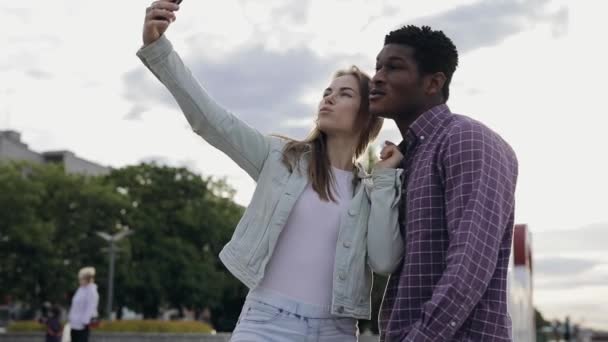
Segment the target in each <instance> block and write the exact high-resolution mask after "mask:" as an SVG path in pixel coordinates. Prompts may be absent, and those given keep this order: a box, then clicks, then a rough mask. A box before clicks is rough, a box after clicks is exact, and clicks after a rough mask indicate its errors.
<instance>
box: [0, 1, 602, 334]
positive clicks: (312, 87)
mask: <svg viewBox="0 0 608 342" xmlns="http://www.w3.org/2000/svg"><path fill="white" fill-rule="evenodd" d="M102 4H103V6H101V5H102ZM149 4H150V2H148V1H140V0H129V1H122V2H120V3H118V2H117V3H116V4H114V3H100V2H99V1H90V0H80V1H66V0H54V1H48V0H20V1H8V0H0V32H1V33H0V46H1V47H2V49H1V50H2V53H1V54H0V129H13V130H17V131H20V132H21V133H22V138H23V140H24V141H25V142H26V143H27V144H29V146H30V147H31V148H32V149H34V150H36V151H48V150H71V151H73V152H75V153H76V154H77V155H78V156H80V157H83V158H85V159H89V160H92V161H95V162H98V163H100V164H103V165H108V166H112V167H121V166H125V165H130V164H136V163H139V162H142V161H155V162H157V163H161V164H166V165H173V166H186V167H188V168H190V169H192V170H194V171H196V172H198V173H201V174H203V175H205V176H207V175H213V176H216V177H226V179H227V181H228V183H229V184H231V185H232V186H233V187H234V188H235V189H236V190H237V195H236V198H235V199H236V201H237V202H238V203H240V204H243V205H247V203H248V202H249V200H250V198H251V195H252V193H253V189H254V187H255V184H254V182H253V181H252V180H250V179H249V178H248V176H247V175H246V174H245V172H243V171H242V170H240V169H238V167H236V166H235V164H234V163H233V162H232V161H231V160H230V159H228V158H227V157H225V156H224V155H222V154H221V153H220V152H218V151H217V150H215V149H214V148H212V147H211V146H209V145H208V144H207V143H205V142H204V141H203V140H202V139H200V137H198V136H196V135H195V134H194V133H193V132H192V131H191V129H190V128H189V127H188V125H187V122H186V120H185V119H184V117H183V115H182V114H181V113H180V111H179V109H178V107H177V105H176V103H175V101H174V100H173V99H172V97H171V96H170V94H169V93H168V92H167V91H166V90H165V89H164V88H163V87H162V86H161V85H160V83H159V82H158V81H156V80H155V79H154V78H153V76H152V75H151V74H150V73H149V72H148V71H147V69H145V68H144V66H143V65H142V64H141V62H140V61H139V59H138V58H137V57H136V56H135V53H136V51H137V50H138V49H139V47H140V46H141V44H142V42H141V29H142V23H143V18H144V13H145V9H146V7H147V6H148V5H149ZM607 8H608V4H606V3H605V2H602V1H591V0H582V1H576V2H573V1H569V2H568V1H566V0H526V1H521V0H491V1H490V0H486V1H484V0H458V1H455V0H454V1H448V0H435V1H424V2H423V1H417V2H411V1H410V2H404V1H402V0H376V1H364V0H350V1H341V0H340V1H338V0H255V1H253V0H223V1H221V2H220V1H216V2H210V1H195V0H184V2H183V3H182V6H181V10H180V11H179V12H178V13H177V21H176V22H175V23H173V24H172V26H171V27H170V28H169V30H168V32H167V37H168V38H169V39H170V40H171V41H172V42H173V44H174V46H175V48H176V50H177V51H178V52H179V54H180V55H181V56H182V58H183V59H184V60H185V62H186V64H187V65H188V66H189V67H190V68H191V69H192V71H193V73H194V75H195V76H196V77H197V78H198V79H199V81H200V82H201V83H202V84H203V85H204V86H205V88H206V89H207V90H208V91H209V92H210V93H211V95H212V96H214V97H215V98H216V99H217V100H218V101H219V102H220V103H221V104H222V105H224V106H225V107H227V108H228V109H230V110H231V111H233V112H234V113H235V114H237V115H238V116H239V117H240V118H242V119H243V120H245V121H246V122H247V123H249V124H250V125H252V126H253V127H256V128H257V129H259V130H260V131H262V132H263V133H269V134H270V133H280V134H286V135H289V136H292V137H294V138H303V137H304V136H305V135H306V133H307V132H308V131H309V129H310V128H311V127H312V123H313V113H314V110H315V106H316V103H317V101H318V100H319V99H320V96H321V94H322V91H323V89H324V88H325V87H326V86H327V85H328V83H329V81H330V78H331V74H332V72H333V71H335V70H337V69H340V68H345V67H348V66H350V65H351V64H356V65H358V66H359V67H361V68H362V69H363V70H365V71H367V72H368V73H373V69H374V64H375V57H376V54H377V53H378V52H379V51H380V49H381V48H382V43H383V38H384V35H385V34H387V33H388V32H389V31H390V30H393V29H396V28H398V27H400V26H402V25H405V24H418V25H421V24H425V25H430V26H432V27H433V28H435V29H441V30H443V31H444V32H445V33H446V34H447V35H448V36H450V37H451V38H452V39H453V41H454V43H455V44H456V46H457V47H458V50H459V53H460V64H459V67H458V69H457V71H456V73H455V74H454V79H453V82H452V86H451V94H450V101H449V102H448V105H449V106H450V108H451V109H452V111H454V112H456V113H460V114H465V115H469V116H471V117H473V118H475V119H478V120H480V121H482V122H483V123H485V124H486V125H487V126H489V127H490V128H492V129H493V130H495V131H496V132H498V133H499V134H500V135H501V136H502V137H503V138H505V139H506V140H507V141H508V142H509V143H510V144H511V145H512V146H513V148H514V149H515V151H516V153H517V155H518V159H519V164H520V176H519V180H518V188H517V194H516V200H517V208H516V221H517V222H518V223H527V224H528V225H529V227H530V229H531V231H532V234H533V250H534V252H533V253H534V266H535V267H534V272H535V273H534V283H535V292H534V300H535V304H536V306H537V307H538V308H539V309H540V310H541V312H542V313H543V314H544V315H545V316H546V317H547V318H560V319H563V318H564V317H565V315H570V317H571V319H572V320H573V321H574V322H578V323H582V324H584V325H586V326H590V327H596V328H603V329H608V249H607V246H608V198H607V194H608V177H607V176H608V157H607V155H608V154H607V153H606V151H605V150H606V148H607V147H608V143H607V139H606V128H607V127H608V125H607V123H608V120H607V119H606V115H607V114H608V113H606V110H605V109H604V110H602V108H603V102H604V98H603V96H605V95H604V89H605V80H606V78H607V77H608V71H607V70H606V67H605V61H606V60H608V48H607V47H606V44H605V43H601V42H602V41H605V37H604V35H605V33H606V32H608V31H607V27H606V25H605V24H601V23H602V22H604V21H605V20H604V19H605V18H604V13H605V12H606V9H607ZM386 139H389V140H392V141H395V142H398V141H399V140H400V135H399V132H398V131H397V129H396V126H395V125H394V124H393V123H392V122H387V123H385V125H384V129H383V132H382V134H381V136H380V138H379V139H378V141H377V144H378V145H379V144H380V143H381V142H382V141H384V140H386Z"/></svg>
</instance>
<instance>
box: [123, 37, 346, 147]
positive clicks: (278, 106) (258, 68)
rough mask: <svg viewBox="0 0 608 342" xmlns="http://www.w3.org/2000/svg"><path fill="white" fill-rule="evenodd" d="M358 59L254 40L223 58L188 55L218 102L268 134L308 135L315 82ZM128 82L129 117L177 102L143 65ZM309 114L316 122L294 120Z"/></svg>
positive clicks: (327, 78) (319, 91)
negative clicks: (280, 48)
mask: <svg viewBox="0 0 608 342" xmlns="http://www.w3.org/2000/svg"><path fill="white" fill-rule="evenodd" d="M356 58H357V57H351V56H332V57H329V58H321V57H319V56H317V55H316V54H315V53H313V52H312V51H311V50H310V49H308V48H306V47H298V48H294V49H289V50H287V51H283V52H277V51H271V50H269V49H266V48H265V47H263V46H262V45H251V46H244V47H242V48H240V49H238V50H237V51H235V52H233V53H231V54H229V55H227V56H225V58H222V59H217V60H215V59H213V60H212V59H209V58H205V57H203V56H197V55H192V56H187V57H186V58H184V60H185V63H186V65H188V66H189V67H190V69H191V70H192V73H193V74H194V76H195V77H196V78H197V79H198V80H199V81H200V82H201V84H203V86H204V87H205V88H206V89H207V91H209V93H210V94H211V95H212V96H213V97H214V98H215V99H216V101H218V103H220V104H222V105H223V106H225V107H226V108H228V109H229V110H231V111H232V112H234V113H236V114H237V115H238V116H239V117H240V118H241V119H243V120H244V121H246V122H247V123H249V124H251V125H252V126H254V127H256V128H257V129H259V130H261V131H262V132H264V133H281V134H289V135H295V136H296V137H302V136H303V135H304V134H305V133H307V132H308V130H309V129H310V126H311V125H312V115H313V112H314V107H313V106H311V105H309V104H305V103H303V101H302V100H301V99H302V97H303V96H304V95H306V93H307V92H308V91H310V89H311V87H313V86H318V85H319V84H323V82H325V81H328V80H329V79H330V77H331V74H332V73H333V72H334V71H335V70H336V69H338V68H339V67H338V64H339V63H340V62H341V61H342V60H345V59H348V60H355V59H356ZM341 66H342V65H340V67H341ZM124 81H125V86H126V93H125V97H126V98H127V99H128V100H130V101H131V102H133V108H132V109H131V111H130V112H129V113H128V114H127V116H126V118H129V119H135V118H141V117H142V115H144V111H145V109H146V108H149V107H150V106H153V105H155V104H157V105H158V104H162V105H164V106H168V107H172V108H175V107H176V105H175V100H174V99H173V98H172V97H171V96H170V94H169V92H168V91H167V90H166V89H164V88H163V87H162V86H161V85H160V84H159V82H158V81H155V80H153V79H152V76H150V73H149V72H148V71H147V70H144V68H143V66H142V67H141V68H138V69H136V70H133V71H131V72H129V73H127V74H126V75H125V77H124ZM321 87H323V86H319V89H318V93H319V97H320V96H321V95H320V94H321V92H322V88H321ZM144 116H145V115H144ZM307 118H310V121H309V122H310V123H311V125H310V126H305V127H304V126H298V125H294V124H293V123H294V122H306V119H307Z"/></svg>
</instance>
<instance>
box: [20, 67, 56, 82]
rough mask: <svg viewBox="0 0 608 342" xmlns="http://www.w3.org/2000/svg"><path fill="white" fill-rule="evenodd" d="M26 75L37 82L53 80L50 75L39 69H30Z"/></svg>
mask: <svg viewBox="0 0 608 342" xmlns="http://www.w3.org/2000/svg"><path fill="white" fill-rule="evenodd" d="M26 74H27V75H28V76H30V77H33V78H36V79H39V80H50V79H52V78H53V75H52V74H51V73H49V72H47V71H44V70H40V69H30V70H28V71H26Z"/></svg>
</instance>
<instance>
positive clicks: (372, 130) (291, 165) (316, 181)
mask: <svg viewBox="0 0 608 342" xmlns="http://www.w3.org/2000/svg"><path fill="white" fill-rule="evenodd" d="M348 75H350V76H353V77H355V78H356V79H357V81H358V83H359V93H360V94H361V103H360V106H359V112H358V113H357V118H356V120H355V130H358V131H359V134H360V135H359V142H358V143H357V146H356V148H355V154H354V155H353V164H354V163H355V161H356V160H357V158H359V157H360V156H361V155H362V154H363V152H365V150H366V149H367V146H368V145H369V143H370V142H372V141H373V140H374V139H376V137H377V136H378V134H379V133H380V129H381V128H382V122H383V119H382V118H380V117H377V116H373V115H371V114H370V112H369V95H368V94H369V84H370V77H369V76H368V75H366V74H365V73H364V72H362V71H361V70H360V69H359V68H357V67H356V66H351V67H350V68H348V69H345V70H339V71H337V72H336V73H335V74H334V77H333V78H334V79H336V78H338V77H341V76H348ZM287 139H288V140H289V141H288V142H287V144H285V147H284V148H283V164H285V166H286V167H287V168H288V169H289V171H290V172H293V171H294V169H296V168H297V164H298V162H299V161H300V159H301V158H302V155H303V154H304V153H305V152H310V156H309V157H308V158H309V165H308V178H309V179H310V181H311V182H312V188H313V189H314V190H315V192H316V193H317V194H319V197H320V198H321V199H322V200H324V201H330V200H331V201H334V202H335V201H336V199H335V197H334V195H333V191H332V182H333V180H334V177H333V172H332V171H331V163H330V162H329V155H328V152H327V135H326V134H325V133H324V132H322V131H321V130H320V129H319V127H318V126H315V127H314V128H313V130H312V131H311V132H310V133H309V134H308V136H307V137H306V138H305V139H304V140H301V141H300V140H293V139H289V138H287ZM356 181H357V177H355V179H354V182H356Z"/></svg>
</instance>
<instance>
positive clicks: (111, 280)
mask: <svg viewBox="0 0 608 342" xmlns="http://www.w3.org/2000/svg"><path fill="white" fill-rule="evenodd" d="M132 233H133V231H132V230H123V231H121V232H119V233H116V234H114V235H110V234H108V233H104V232H97V235H98V236H99V237H101V238H102V239H104V240H106V241H107V242H108V243H109V244H110V248H109V250H108V253H109V254H110V267H109V274H108V301H107V304H106V312H107V313H108V321H111V320H112V299H113V296H114V262H115V260H116V256H115V255H116V251H117V248H116V242H118V241H120V240H122V239H123V238H125V237H127V236H128V235H131V234H132Z"/></svg>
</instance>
